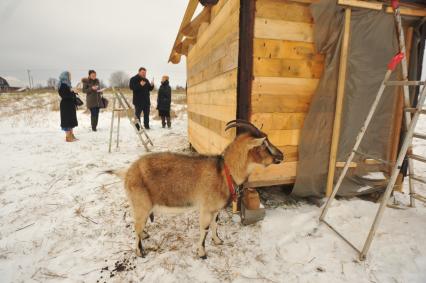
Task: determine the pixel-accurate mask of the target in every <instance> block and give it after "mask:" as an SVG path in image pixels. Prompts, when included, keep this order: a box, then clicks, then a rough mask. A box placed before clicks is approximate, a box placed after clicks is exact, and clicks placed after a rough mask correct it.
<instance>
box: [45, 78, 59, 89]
mask: <svg viewBox="0 0 426 283" xmlns="http://www.w3.org/2000/svg"><path fill="white" fill-rule="evenodd" d="M57 84H58V79H55V78H49V79H48V80H47V87H48V88H55V87H56V85H57Z"/></svg>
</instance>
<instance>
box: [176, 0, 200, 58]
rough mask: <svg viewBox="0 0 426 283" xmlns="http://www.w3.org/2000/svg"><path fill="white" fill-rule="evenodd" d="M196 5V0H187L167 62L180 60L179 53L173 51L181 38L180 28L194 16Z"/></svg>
mask: <svg viewBox="0 0 426 283" xmlns="http://www.w3.org/2000/svg"><path fill="white" fill-rule="evenodd" d="M197 6H198V0H189V3H188V7H186V11H185V15H184V16H183V19H182V22H181V24H180V27H179V31H178V34H177V35H176V39H175V42H174V43H173V48H172V51H171V52H170V56H169V62H172V63H173V64H177V63H179V62H180V54H178V53H177V52H176V51H175V48H176V45H178V44H179V43H180V42H181V41H182V38H183V34H182V29H183V27H185V26H186V25H187V24H188V23H189V22H190V21H191V19H192V16H194V13H195V10H196V9H197Z"/></svg>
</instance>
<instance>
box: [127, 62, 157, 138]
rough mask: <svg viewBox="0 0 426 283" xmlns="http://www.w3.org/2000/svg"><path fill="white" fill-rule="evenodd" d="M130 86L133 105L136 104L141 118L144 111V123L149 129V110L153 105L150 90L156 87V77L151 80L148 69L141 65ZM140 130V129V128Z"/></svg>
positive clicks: (137, 115)
mask: <svg viewBox="0 0 426 283" xmlns="http://www.w3.org/2000/svg"><path fill="white" fill-rule="evenodd" d="M129 87H130V89H131V90H132V91H133V105H134V106H135V115H136V117H137V118H138V119H139V121H140V120H141V113H142V111H143V125H144V127H145V129H149V110H150V107H151V100H150V97H149V96H150V91H152V90H153V89H154V79H152V81H151V82H149V81H148V79H147V78H146V69H145V68H143V67H141V68H139V72H138V74H137V75H135V76H134V77H132V78H131V79H130V82H129ZM138 130H139V129H138Z"/></svg>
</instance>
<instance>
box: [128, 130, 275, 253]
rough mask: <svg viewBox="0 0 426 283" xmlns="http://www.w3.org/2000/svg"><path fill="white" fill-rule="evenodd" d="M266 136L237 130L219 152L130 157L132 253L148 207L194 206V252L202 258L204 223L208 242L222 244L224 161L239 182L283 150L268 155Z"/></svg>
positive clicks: (225, 187) (227, 194)
mask: <svg viewBox="0 0 426 283" xmlns="http://www.w3.org/2000/svg"><path fill="white" fill-rule="evenodd" d="M265 140H266V137H261V138H258V137H253V136H251V135H250V134H242V135H239V136H237V137H236V138H235V140H234V141H233V142H232V143H231V144H230V145H229V146H228V147H227V148H226V149H225V151H224V153H223V155H221V156H203V155H184V154H177V153H169V152H164V153H153V154H149V155H145V156H143V157H141V158H140V159H139V160H137V161H135V162H134V163H133V164H132V165H131V166H130V168H129V169H128V170H127V173H126V175H125V189H126V193H127V196H128V198H129V201H130V204H131V206H132V208H133V217H134V221H135V232H136V236H137V248H136V252H137V254H138V255H139V256H144V251H143V247H142V239H143V238H144V237H145V236H144V232H143V230H144V228H145V224H146V222H147V219H148V217H149V216H150V214H151V213H153V212H154V213H156V211H157V209H159V210H160V211H161V210H164V209H165V208H174V209H182V208H196V209H197V210H198V211H199V213H200V215H199V216H200V217H199V221H200V241H199V243H198V256H200V257H201V258H206V253H205V248H204V246H205V238H206V235H207V232H208V229H209V228H210V227H211V229H212V237H213V242H214V243H215V244H221V243H222V240H221V239H220V238H219V237H218V235H217V222H216V221H217V215H218V213H219V211H220V209H222V208H224V207H225V206H226V205H227V204H228V203H229V202H230V199H231V194H230V191H229V188H228V185H227V182H226V176H225V173H224V170H223V168H224V166H225V165H224V164H226V166H227V167H228V168H229V171H230V174H231V176H232V179H233V181H234V182H235V183H236V184H237V185H240V184H242V183H243V182H244V181H246V180H247V178H248V176H249V175H250V173H251V172H252V171H253V170H254V168H255V167H256V166H268V165H270V164H273V163H279V162H281V161H282V159H283V155H282V153H281V152H280V151H279V150H278V149H276V148H275V147H274V149H276V150H277V152H276V153H275V155H273V154H272V153H271V152H270V151H269V150H268V148H267V146H266V145H265ZM269 145H270V144H269ZM270 146H272V147H273V145H270Z"/></svg>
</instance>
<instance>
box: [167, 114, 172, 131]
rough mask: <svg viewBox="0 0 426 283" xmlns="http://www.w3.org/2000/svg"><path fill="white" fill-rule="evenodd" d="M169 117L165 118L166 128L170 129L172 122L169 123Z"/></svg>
mask: <svg viewBox="0 0 426 283" xmlns="http://www.w3.org/2000/svg"><path fill="white" fill-rule="evenodd" d="M170 120H171V119H170V116H169V117H167V127H168V128H169V129H170V128H171V127H172V121H170Z"/></svg>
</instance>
